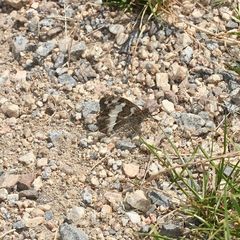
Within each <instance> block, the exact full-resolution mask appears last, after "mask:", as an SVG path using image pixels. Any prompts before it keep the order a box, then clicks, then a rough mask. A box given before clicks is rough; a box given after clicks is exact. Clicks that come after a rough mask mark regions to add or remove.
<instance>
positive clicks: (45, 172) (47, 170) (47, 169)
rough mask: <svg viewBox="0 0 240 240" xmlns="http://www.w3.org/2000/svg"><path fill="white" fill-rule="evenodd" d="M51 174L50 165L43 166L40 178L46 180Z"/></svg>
mask: <svg viewBox="0 0 240 240" xmlns="http://www.w3.org/2000/svg"><path fill="white" fill-rule="evenodd" d="M51 174H52V169H51V168H50V167H45V168H44V170H43V172H42V179H44V180H47V179H49V178H50V176H51Z"/></svg>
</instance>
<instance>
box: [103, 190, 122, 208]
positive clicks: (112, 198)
mask: <svg viewBox="0 0 240 240" xmlns="http://www.w3.org/2000/svg"><path fill="white" fill-rule="evenodd" d="M104 197H105V198H106V199H107V200H108V202H110V203H111V204H113V206H116V205H119V204H120V203H121V202H122V200H123V198H122V194H121V193H120V192H110V191H108V192H106V193H105V194H104Z"/></svg>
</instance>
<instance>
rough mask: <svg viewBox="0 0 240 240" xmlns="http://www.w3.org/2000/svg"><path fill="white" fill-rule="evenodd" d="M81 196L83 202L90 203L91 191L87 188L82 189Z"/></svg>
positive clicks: (91, 199) (91, 198)
mask: <svg viewBox="0 0 240 240" xmlns="http://www.w3.org/2000/svg"><path fill="white" fill-rule="evenodd" d="M81 196H82V198H83V202H84V203H86V204H91V203H92V201H93V196H92V193H91V192H90V191H89V190H88V189H84V190H83V191H82V192H81Z"/></svg>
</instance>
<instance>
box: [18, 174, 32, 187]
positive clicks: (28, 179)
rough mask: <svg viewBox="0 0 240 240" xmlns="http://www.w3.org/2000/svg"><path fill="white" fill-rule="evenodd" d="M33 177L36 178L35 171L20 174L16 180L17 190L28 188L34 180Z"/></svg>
mask: <svg viewBox="0 0 240 240" xmlns="http://www.w3.org/2000/svg"><path fill="white" fill-rule="evenodd" d="M35 178H36V175H35V173H28V174H23V175H20V177H19V179H18V182H17V188H18V191H22V190H28V189H30V188H31V185H32V182H33V181H34V179H35Z"/></svg>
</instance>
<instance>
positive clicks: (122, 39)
mask: <svg viewBox="0 0 240 240" xmlns="http://www.w3.org/2000/svg"><path fill="white" fill-rule="evenodd" d="M127 40H128V34H126V33H123V32H121V33H119V34H117V35H116V43H117V45H119V46H121V45H123V44H124V43H125V42H126V41H127Z"/></svg>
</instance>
